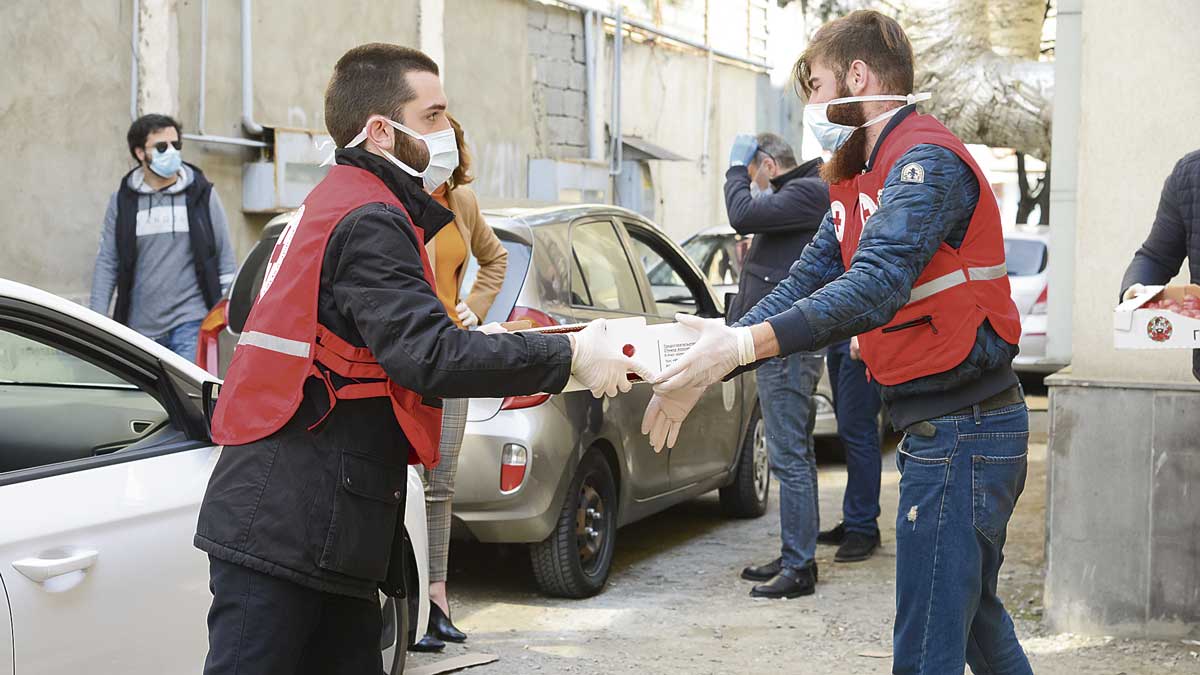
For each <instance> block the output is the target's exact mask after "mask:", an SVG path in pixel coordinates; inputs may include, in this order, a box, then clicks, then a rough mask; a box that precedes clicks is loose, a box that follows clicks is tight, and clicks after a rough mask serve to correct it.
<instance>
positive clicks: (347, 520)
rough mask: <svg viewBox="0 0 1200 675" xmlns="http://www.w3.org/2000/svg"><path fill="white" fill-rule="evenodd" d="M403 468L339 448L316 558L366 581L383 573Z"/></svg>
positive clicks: (380, 577) (324, 565)
mask: <svg viewBox="0 0 1200 675" xmlns="http://www.w3.org/2000/svg"><path fill="white" fill-rule="evenodd" d="M407 478H408V476H407V469H406V468H405V467H396V466H392V465H389V464H384V463H382V462H377V461H374V460H372V459H368V458H366V457H362V456H360V455H353V454H350V453H347V452H343V453H342V456H341V475H340V477H339V480H338V486H337V488H336V491H335V494H334V497H333V508H332V509H331V515H330V520H329V531H328V533H327V534H326V536H325V545H324V547H323V549H322V550H321V558H320V561H319V562H318V564H319V565H320V566H321V567H322V568H323V569H326V570H330V571H333V572H339V573H341V574H345V575H347V576H351V577H356V578H359V579H369V580H371V581H382V580H383V579H384V578H385V577H386V575H387V569H388V562H389V559H390V557H391V553H392V539H393V538H394V537H395V534H396V522H397V519H398V518H399V517H400V513H401V511H402V504H403V503H404V497H405V490H406V486H407Z"/></svg>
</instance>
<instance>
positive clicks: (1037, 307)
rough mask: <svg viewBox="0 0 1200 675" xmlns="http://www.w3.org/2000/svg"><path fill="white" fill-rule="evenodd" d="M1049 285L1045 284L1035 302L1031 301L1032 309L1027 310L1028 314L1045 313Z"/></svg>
mask: <svg viewBox="0 0 1200 675" xmlns="http://www.w3.org/2000/svg"><path fill="white" fill-rule="evenodd" d="M1049 290H1050V286H1049V285H1047V286H1046V287H1045V288H1043V289H1042V294H1041V295H1039V296H1038V297H1037V302H1035V303H1033V309H1031V310H1029V313H1030V314H1045V313H1046V297H1047V292H1048V291H1049Z"/></svg>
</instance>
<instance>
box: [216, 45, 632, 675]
mask: <svg viewBox="0 0 1200 675" xmlns="http://www.w3.org/2000/svg"><path fill="white" fill-rule="evenodd" d="M446 107H447V104H446V96H445V94H444V93H443V90H442V84H441V80H440V79H439V77H438V67H437V65H436V64H435V63H434V62H433V61H432V60H431V59H430V58H429V57H428V56H426V55H425V54H423V53H421V52H419V51H417V50H415V49H409V48H406V47H401V46H398V45H390V44H380V43H375V44H367V45H362V46H360V47H356V48H354V49H352V50H350V51H349V52H347V53H346V54H345V55H344V56H342V58H341V59H340V60H339V61H338V63H337V65H336V66H335V67H334V72H333V77H332V79H331V80H330V83H329V87H328V88H327V89H326V92H325V123H326V126H327V127H328V128H329V133H330V135H331V136H332V137H333V139H334V141H335V142H336V143H337V144H338V146H339V149H338V150H337V151H336V153H335V158H336V166H334V167H332V169H330V171H329V173H328V175H327V176H326V177H325V178H324V179H323V180H322V181H321V182H320V183H319V184H318V185H317V186H316V188H314V189H313V191H312V192H311V193H310V194H309V196H308V197H307V198H306V199H305V200H304V204H303V206H301V207H300V209H299V210H298V211H297V213H296V215H295V216H294V217H293V219H292V221H291V222H290V223H289V224H288V226H287V228H286V229H285V230H284V232H283V234H282V235H281V236H280V238H279V243H278V244H277V245H276V248H275V252H274V253H273V254H272V256H271V263H270V265H269V266H268V268H267V272H266V274H265V276H264V279H263V284H262V290H261V291H260V294H259V299H258V302H257V304H255V306H254V309H253V311H252V312H251V313H250V318H249V319H248V320H247V323H246V328H245V330H244V331H243V332H242V337H241V339H240V340H239V343H238V347H237V350H236V351H235V352H234V355H233V362H232V363H231V365H230V367H229V372H228V375H227V377H226V378H225V383H224V387H223V389H222V391H221V395H220V398H219V400H218V402H217V407H216V410H215V413H214V416H213V424H212V438H213V440H214V441H216V442H217V443H220V444H222V445H224V446H225V447H224V449H223V450H222V452H221V454H220V458H219V459H218V460H217V464H216V467H215V468H214V470H213V473H212V478H211V479H210V482H209V486H208V491H207V493H206V494H205V496H204V500H203V502H202V504H201V507H200V517H199V521H198V523H197V527H196V536H195V540H194V543H195V545H196V547H197V548H199V549H201V550H202V551H204V552H205V553H207V554H208V556H209V569H210V573H209V575H210V576H209V579H210V588H211V590H212V594H213V602H212V607H211V609H210V610H209V614H208V628H209V653H208V659H207V661H206V663H205V666H204V672H205V673H206V675H215V674H218V673H222V674H224V673H229V674H232V673H240V674H242V675H250V674H262V675H268V674H270V675H279V674H286V673H321V674H322V675H329V674H334V673H378V672H380V671H381V670H382V663H381V658H380V657H381V653H380V650H379V635H380V633H381V631H382V617H381V612H380V604H379V591H380V590H383V591H384V592H385V593H387V594H389V595H391V596H394V597H395V596H401V595H403V594H404V590H405V589H404V574H403V555H402V554H400V553H397V552H401V553H402V552H403V550H404V549H403V547H404V541H403V523H404V516H403V513H402V510H403V505H404V503H405V490H406V486H407V473H408V469H407V466H406V465H407V464H410V463H411V464H415V463H420V464H422V465H424V466H425V467H427V468H432V467H434V466H436V465H437V464H438V440H439V434H440V431H441V407H440V401H439V399H442V398H468V397H476V396H479V397H495V396H516V395H525V394H534V393H539V392H550V393H554V392H559V391H562V389H563V388H564V387H565V386H566V385H567V382H568V378H570V377H571V376H573V377H574V379H575V381H577V382H578V383H580V384H582V386H583V387H585V388H587V389H590V390H591V392H592V394H593V395H595V396H596V397H597V398H600V397H601V396H604V395H609V396H615V395H616V394H617V393H618V392H621V391H628V390H629V387H630V383H629V381H628V379H627V374H628V373H629V372H631V371H632V372H636V373H638V374H639V375H641V376H642V377H643V378H647V377H652V375H651V374H650V373H649V372H648V371H647V370H646V369H644V368H642V367H641V366H640V365H638V364H637V363H636V362H634V361H633V360H632V359H630V358H628V357H626V356H624V355H623V354H622V353H621V345H620V344H616V343H613V342H612V341H611V340H610V339H609V338H608V336H607V333H606V332H605V330H604V324H603V322H602V321H598V322H593V323H592V324H589V325H588V326H587V327H585V328H584V329H583V330H581V331H579V332H576V333H574V334H573V335H571V336H569V337H568V336H563V335H537V334H533V333H519V334H518V333H501V334H486V333H485V332H483V331H465V330H460V329H459V328H457V327H456V326H455V324H454V323H453V322H452V321H451V319H450V317H449V316H448V315H447V312H446V308H445V307H444V306H443V304H442V302H441V300H439V298H438V296H437V294H436V293H435V290H434V289H435V287H436V286H435V283H434V272H433V270H432V267H431V265H430V262H429V259H428V256H427V254H426V251H425V247H424V244H425V241H426V240H427V239H431V238H433V237H434V236H436V234H437V232H438V231H439V230H440V229H441V228H442V227H444V226H446V225H447V224H449V223H450V222H451V221H452V220H453V218H454V216H453V214H452V213H451V212H450V211H449V210H447V209H446V208H445V207H443V206H441V205H440V204H438V203H437V202H436V201H435V200H434V199H433V197H431V196H430V194H429V193H431V192H433V191H434V190H436V189H437V188H438V187H439V186H440V185H441V184H442V183H443V182H444V181H445V180H446V179H447V178H448V177H449V176H450V175H451V174H452V172H453V170H454V167H455V166H457V163H458V160H457V156H456V150H455V141H454V132H453V130H452V129H451V128H450V123H449V122H448V121H447V119H446V115H445V112H446Z"/></svg>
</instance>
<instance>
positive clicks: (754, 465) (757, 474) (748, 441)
mask: <svg viewBox="0 0 1200 675" xmlns="http://www.w3.org/2000/svg"><path fill="white" fill-rule="evenodd" d="M720 495H721V510H722V511H724V512H725V515H727V516H730V517H732V518H757V517H759V516H761V515H762V514H764V513H766V512H767V503H768V502H769V501H770V500H771V462H770V460H769V459H768V456H767V429H766V424H765V423H764V422H763V418H762V411H761V410H760V409H759V406H758V404H755V405H754V412H753V413H751V414H750V422H749V424H747V425H746V433H745V434H744V437H743V438H742V451H741V453H740V454H739V456H738V463H737V469H736V471H735V473H734V477H733V482H732V483H730V484H729V485H727V486H725V487H723V488H721V491H720Z"/></svg>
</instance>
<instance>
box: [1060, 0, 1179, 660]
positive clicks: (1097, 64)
mask: <svg viewBox="0 0 1200 675" xmlns="http://www.w3.org/2000/svg"><path fill="white" fill-rule="evenodd" d="M1063 10H1066V13H1065V14H1064V13H1063ZM1064 21H1067V22H1068V28H1069V29H1068V30H1065V31H1061V32H1060V33H1059V35H1058V39H1059V44H1060V49H1059V51H1060V53H1067V54H1071V55H1072V58H1074V54H1075V53H1077V54H1079V59H1078V60H1079V73H1080V87H1079V92H1080V93H1079V106H1078V114H1077V116H1072V115H1068V114H1066V112H1067V111H1064V114H1063V115H1061V116H1060V115H1059V114H1057V105H1056V116H1055V129H1054V134H1055V135H1054V139H1055V140H1054V144H1055V148H1056V150H1055V152H1056V153H1058V149H1059V147H1060V145H1061V147H1071V143H1072V141H1071V139H1074V140H1075V141H1077V143H1078V164H1077V169H1078V181H1077V185H1076V192H1075V197H1076V200H1075V201H1076V206H1077V211H1076V213H1077V217H1076V220H1075V222H1074V233H1075V241H1074V247H1075V248H1074V254H1075V260H1074V263H1075V264H1074V284H1073V285H1074V293H1073V295H1072V301H1073V303H1074V306H1073V321H1072V331H1071V332H1072V341H1073V345H1072V347H1073V348H1072V352H1073V363H1072V366H1071V368H1070V370H1069V371H1067V372H1064V373H1060V374H1058V375H1055V376H1053V377H1051V378H1049V379H1048V380H1047V382H1048V383H1050V384H1051V389H1050V409H1051V426H1050V471H1049V475H1048V483H1049V485H1048V492H1047V494H1048V497H1047V574H1046V587H1045V600H1046V617H1047V620H1048V621H1049V623H1050V624H1051V626H1052V627H1053V628H1054V629H1056V630H1059V631H1071V632H1081V633H1092V634H1120V635H1139V636H1158V637H1167V638H1170V637H1180V636H1185V635H1193V636H1194V635H1195V631H1196V630H1197V628H1196V627H1197V625H1198V624H1200V501H1198V500H1200V489H1197V486H1200V444H1198V443H1197V441H1196V439H1197V437H1198V436H1200V422H1197V421H1196V416H1195V411H1196V409H1197V406H1200V385H1198V384H1197V383H1196V382H1195V381H1194V380H1193V379H1192V377H1191V353H1190V352H1188V351H1186V350H1173V351H1142V350H1137V351H1117V350H1115V349H1113V346H1112V319H1111V316H1112V310H1113V307H1114V306H1115V305H1116V303H1117V294H1118V292H1119V290H1120V289H1119V285H1120V280H1121V276H1122V274H1123V272H1124V270H1125V267H1126V266H1127V265H1128V263H1129V261H1130V259H1131V258H1132V256H1133V253H1134V251H1136V250H1137V248H1138V246H1139V245H1140V244H1141V243H1142V241H1143V239H1144V238H1145V237H1146V234H1147V233H1148V232H1149V229H1150V225H1151V223H1152V221H1153V218H1154V214H1155V210H1156V207H1157V204H1158V199H1159V194H1160V192H1161V189H1162V184H1163V181H1164V179H1165V178H1166V177H1167V175H1168V173H1169V172H1170V171H1171V168H1172V166H1173V165H1174V164H1175V162H1176V161H1177V160H1178V159H1179V158H1180V157H1181V156H1182V155H1184V154H1185V153H1187V152H1189V151H1191V150H1194V149H1196V148H1197V147H1200V129H1197V128H1196V127H1195V124H1194V122H1193V120H1192V117H1193V116H1192V115H1190V114H1189V113H1188V111H1190V110H1194V109H1196V107H1197V105H1200V73H1198V72H1196V69H1194V68H1188V67H1187V65H1186V64H1190V63H1192V62H1194V56H1195V45H1194V40H1193V39H1192V35H1191V30H1190V27H1191V26H1194V25H1196V24H1197V22H1200V5H1196V4H1194V3H1177V2H1170V1H1169V0H1153V1H1148V2H1144V3H1140V4H1139V5H1138V6H1137V7H1136V11H1130V7H1128V6H1126V5H1122V4H1119V3H1111V2H1106V1H1103V0H1082V2H1079V1H1078V0H1073V1H1069V2H1064V3H1062V4H1060V15H1059V24H1060V26H1062V25H1064ZM1130 35H1136V36H1138V39H1137V40H1130V39H1129V36H1130ZM1072 40H1073V41H1075V42H1074V44H1069V43H1068V42H1069V41H1072ZM1163 73H1171V74H1172V76H1171V78H1170V81H1169V82H1166V81H1164V80H1163ZM1068 91H1069V90H1068ZM1060 137H1063V138H1066V139H1067V141H1066V142H1064V143H1061V144H1060V143H1059V139H1060ZM1063 159H1064V158H1063V157H1062V156H1061V155H1057V154H1056V159H1055V166H1056V167H1057V166H1059V163H1060V162H1061V161H1062V160H1063ZM1059 173H1060V172H1059V171H1058V169H1057V168H1056V169H1055V175H1056V177H1057V176H1058V174H1059ZM1067 175H1069V174H1067ZM1070 187H1071V186H1068V188H1067V189H1068V190H1069V189H1070ZM1063 196H1065V197H1068V198H1069V197H1070V195H1069V194H1067V195H1063ZM1051 216H1052V220H1053V221H1054V224H1055V225H1054V226H1055V227H1057V226H1058V225H1060V224H1061V222H1060V219H1061V214H1060V215H1057V216H1056V215H1054V214H1053V213H1052V214H1051ZM1055 241H1056V242H1058V243H1061V241H1062V240H1061V237H1060V238H1058V239H1056V240H1055ZM1055 256H1058V257H1061V251H1058V250H1057V249H1056V252H1055V253H1054V254H1053V255H1052V257H1051V261H1052V262H1051V265H1054V262H1053V260H1055V259H1056V257H1055ZM1051 297H1052V298H1054V297H1056V296H1054V295H1052V296H1051ZM1051 302H1052V303H1053V302H1058V300H1051Z"/></svg>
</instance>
